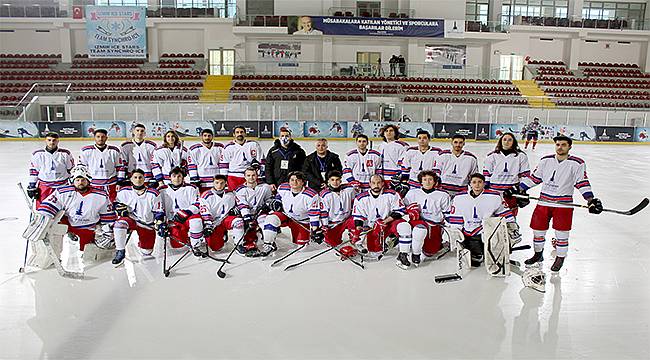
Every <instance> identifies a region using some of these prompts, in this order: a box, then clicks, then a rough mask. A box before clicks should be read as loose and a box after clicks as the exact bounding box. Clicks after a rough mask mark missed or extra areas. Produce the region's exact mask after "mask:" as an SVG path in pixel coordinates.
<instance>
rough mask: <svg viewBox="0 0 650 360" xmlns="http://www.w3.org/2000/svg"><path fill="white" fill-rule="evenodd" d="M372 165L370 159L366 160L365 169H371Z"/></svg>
mask: <svg viewBox="0 0 650 360" xmlns="http://www.w3.org/2000/svg"><path fill="white" fill-rule="evenodd" d="M372 164H373V161H372V159H368V160H366V167H371V166H372Z"/></svg>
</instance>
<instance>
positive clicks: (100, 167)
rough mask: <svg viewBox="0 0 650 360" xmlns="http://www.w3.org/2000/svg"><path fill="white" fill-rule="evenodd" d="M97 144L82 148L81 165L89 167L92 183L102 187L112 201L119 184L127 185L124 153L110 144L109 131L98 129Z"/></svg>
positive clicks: (96, 133) (96, 134)
mask: <svg viewBox="0 0 650 360" xmlns="http://www.w3.org/2000/svg"><path fill="white" fill-rule="evenodd" d="M94 134H95V144H94V145H88V146H84V147H82V148H81V155H79V165H84V166H86V167H87V168H88V171H89V172H90V177H91V184H92V185H93V186H94V187H97V188H101V189H103V190H104V191H106V193H107V194H108V198H109V199H111V201H115V197H116V196H117V185H118V184H120V185H126V173H125V171H124V160H123V159H122V153H121V151H120V149H118V148H117V147H116V146H113V145H108V144H106V142H107V141H108V132H107V131H106V130H104V129H96V130H95V131H94Z"/></svg>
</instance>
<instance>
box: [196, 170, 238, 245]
mask: <svg viewBox="0 0 650 360" xmlns="http://www.w3.org/2000/svg"><path fill="white" fill-rule="evenodd" d="M226 185H228V178H227V177H226V175H215V176H214V180H213V182H212V186H213V187H212V189H210V190H208V191H206V192H204V193H203V194H201V198H200V199H199V204H200V210H201V217H202V218H203V235H204V236H205V240H206V241H207V243H208V246H209V247H210V250H213V251H217V250H219V249H221V248H222V247H223V245H224V244H225V242H226V240H225V236H226V235H227V234H226V232H227V231H228V230H230V231H232V234H233V236H234V237H235V243H237V242H239V239H241V238H242V236H244V221H243V220H242V218H241V217H240V216H235V215H231V210H233V209H235V207H236V204H235V194H234V193H232V192H226Z"/></svg>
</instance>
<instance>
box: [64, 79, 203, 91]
mask: <svg viewBox="0 0 650 360" xmlns="http://www.w3.org/2000/svg"><path fill="white" fill-rule="evenodd" d="M202 87H203V83H202V82H200V81H199V82H186V83H182V82H177V81H176V82H165V83H112V84H107V83H96V84H92V83H77V84H72V89H73V91H76V90H86V89H92V90H106V89H128V90H152V89H154V90H155V89H178V88H183V89H185V88H187V89H200V88H202Z"/></svg>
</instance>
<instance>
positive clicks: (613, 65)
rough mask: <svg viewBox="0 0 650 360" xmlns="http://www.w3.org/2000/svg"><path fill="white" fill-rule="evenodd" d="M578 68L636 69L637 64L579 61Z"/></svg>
mask: <svg viewBox="0 0 650 360" xmlns="http://www.w3.org/2000/svg"><path fill="white" fill-rule="evenodd" d="M578 66H586V67H592V66H600V67H608V68H638V67H639V65H637V64H625V63H600V62H591V61H581V62H579V63H578Z"/></svg>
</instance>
